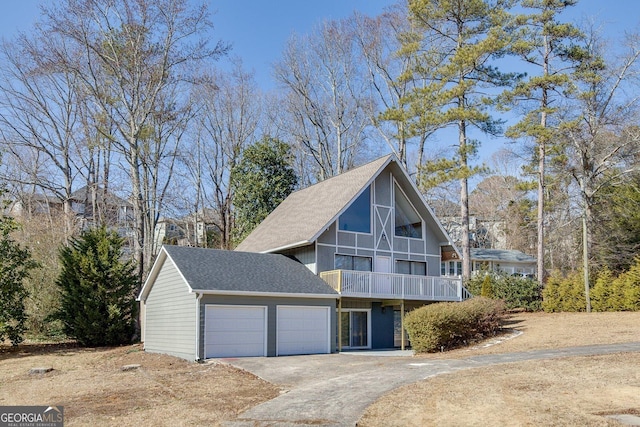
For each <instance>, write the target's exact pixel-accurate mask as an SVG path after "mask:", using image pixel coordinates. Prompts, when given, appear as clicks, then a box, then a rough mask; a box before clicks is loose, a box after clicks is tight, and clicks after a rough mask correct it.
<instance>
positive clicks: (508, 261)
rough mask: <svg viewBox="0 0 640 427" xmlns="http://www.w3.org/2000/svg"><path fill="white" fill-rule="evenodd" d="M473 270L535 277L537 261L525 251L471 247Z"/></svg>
mask: <svg viewBox="0 0 640 427" xmlns="http://www.w3.org/2000/svg"><path fill="white" fill-rule="evenodd" d="M471 264H472V268H471V269H472V271H473V272H478V271H500V272H504V273H507V274H514V275H520V276H524V277H534V276H535V274H536V268H537V261H536V258H535V257H532V256H531V255H527V254H525V253H523V252H520V251H516V250H508V249H471Z"/></svg>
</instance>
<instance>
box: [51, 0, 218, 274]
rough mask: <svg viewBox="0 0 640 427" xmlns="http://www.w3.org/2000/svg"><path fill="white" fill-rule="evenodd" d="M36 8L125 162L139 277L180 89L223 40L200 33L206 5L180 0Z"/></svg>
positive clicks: (112, 0) (74, 0) (183, 108)
mask: <svg viewBox="0 0 640 427" xmlns="http://www.w3.org/2000/svg"><path fill="white" fill-rule="evenodd" d="M43 10H44V14H45V25H44V26H43V28H42V30H43V31H45V32H47V33H50V34H55V35H56V36H58V37H61V38H63V39H64V41H65V43H64V45H62V46H58V47H57V48H56V49H55V50H53V51H52V52H51V53H50V55H52V56H55V57H57V58H58V60H59V61H60V63H61V64H62V65H63V66H64V67H65V70H66V71H67V72H69V73H71V74H73V75H75V76H77V78H78V79H80V81H81V84H82V87H83V90H84V91H85V92H86V93H87V95H88V96H90V97H91V100H92V101H93V102H94V103H95V107H96V110H97V111H99V112H100V113H101V114H104V115H106V116H109V117H111V118H112V121H111V123H113V124H114V126H115V128H114V133H113V134H110V135H105V136H109V137H111V138H113V144H114V145H113V146H114V148H116V149H117V150H118V152H119V153H120V155H121V156H122V158H123V160H124V161H125V162H126V164H127V169H128V171H127V172H128V175H129V181H130V188H131V202H132V204H133V213H134V215H133V216H134V221H135V227H134V228H135V242H134V248H133V249H134V255H135V258H136V260H137V262H138V268H139V271H138V273H139V276H140V278H142V277H143V275H144V273H145V271H147V270H148V268H149V267H150V265H151V261H152V260H153V256H154V247H153V245H154V243H153V242H154V234H153V230H154V228H155V224H156V222H157V219H158V217H159V214H160V212H161V210H162V203H163V200H162V197H163V196H162V194H163V191H164V185H165V184H166V182H167V181H168V180H170V179H171V175H170V173H171V171H172V164H173V162H174V158H175V154H176V153H175V147H176V146H177V144H178V142H179V139H180V135H181V133H182V129H183V127H182V125H181V123H183V122H184V120H185V117H187V116H188V115H189V114H190V111H189V108H188V102H189V100H188V97H187V96H183V94H186V93H188V92H189V91H188V85H189V84H190V83H191V82H192V80H191V76H192V72H193V70H195V69H196V68H197V65H198V64H199V63H201V62H202V61H205V60H210V59H215V58H217V57H219V56H220V55H222V54H224V53H225V52H226V50H227V46H226V45H224V44H222V43H218V44H217V45H215V46H213V47H210V46H209V43H208V40H206V39H203V38H201V37H202V36H203V35H204V34H205V31H207V30H209V29H210V27H211V24H210V21H209V20H208V13H207V9H206V6H205V5H202V6H200V7H191V6H190V5H189V4H188V3H187V0H160V1H149V0H135V1H125V0H64V1H62V2H61V3H60V4H59V6H55V5H53V6H49V7H45V8H43ZM166 173H169V175H164V174H166ZM161 174H163V181H164V182H161V181H160V175H161Z"/></svg>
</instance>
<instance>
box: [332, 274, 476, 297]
mask: <svg viewBox="0 0 640 427" xmlns="http://www.w3.org/2000/svg"><path fill="white" fill-rule="evenodd" d="M320 278H322V279H323V280H324V281H325V282H327V283H328V284H329V285H330V286H331V287H332V288H333V289H335V290H336V291H338V293H340V295H342V296H345V297H356V298H381V299H404V300H419V301H463V300H465V299H467V298H470V297H471V294H470V293H469V292H468V291H467V290H466V289H465V288H464V286H462V279H460V278H457V277H441V276H438V277H435V276H414V275H408V274H393V273H372V272H370V271H350V270H332V271H324V272H322V273H320Z"/></svg>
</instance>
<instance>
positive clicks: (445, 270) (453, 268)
mask: <svg viewBox="0 0 640 427" xmlns="http://www.w3.org/2000/svg"><path fill="white" fill-rule="evenodd" d="M440 268H441V271H440V273H441V274H442V275H443V276H460V275H461V274H462V261H444V262H443V263H442V264H440Z"/></svg>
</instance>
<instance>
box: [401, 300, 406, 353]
mask: <svg viewBox="0 0 640 427" xmlns="http://www.w3.org/2000/svg"><path fill="white" fill-rule="evenodd" d="M404 347H405V342H404V299H403V300H402V301H401V302H400V350H404Z"/></svg>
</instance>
